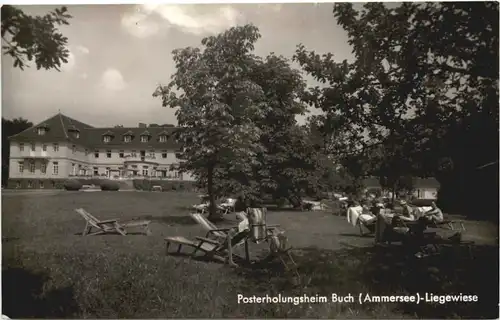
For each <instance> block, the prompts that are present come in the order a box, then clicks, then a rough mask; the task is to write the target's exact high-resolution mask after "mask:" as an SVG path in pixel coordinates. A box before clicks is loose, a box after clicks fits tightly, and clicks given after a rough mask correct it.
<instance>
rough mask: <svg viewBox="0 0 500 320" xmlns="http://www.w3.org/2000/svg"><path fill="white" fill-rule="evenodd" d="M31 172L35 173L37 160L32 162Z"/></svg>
mask: <svg viewBox="0 0 500 320" xmlns="http://www.w3.org/2000/svg"><path fill="white" fill-rule="evenodd" d="M30 173H35V162H34V161H31V162H30Z"/></svg>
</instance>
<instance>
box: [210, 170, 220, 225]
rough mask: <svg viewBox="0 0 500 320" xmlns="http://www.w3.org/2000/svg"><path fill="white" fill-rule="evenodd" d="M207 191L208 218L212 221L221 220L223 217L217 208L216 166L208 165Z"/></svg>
mask: <svg viewBox="0 0 500 320" xmlns="http://www.w3.org/2000/svg"><path fill="white" fill-rule="evenodd" d="M207 191H208V201H209V206H208V220H210V221H220V220H222V217H221V216H220V215H219V213H218V210H217V205H216V204H215V195H214V167H213V166H209V167H208V174H207Z"/></svg>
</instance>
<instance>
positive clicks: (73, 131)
mask: <svg viewBox="0 0 500 320" xmlns="http://www.w3.org/2000/svg"><path fill="white" fill-rule="evenodd" d="M68 132H69V134H70V135H72V136H73V137H74V138H75V139H78V138H80V130H79V129H78V128H77V127H75V126H74V125H71V126H70V127H69V128H68Z"/></svg>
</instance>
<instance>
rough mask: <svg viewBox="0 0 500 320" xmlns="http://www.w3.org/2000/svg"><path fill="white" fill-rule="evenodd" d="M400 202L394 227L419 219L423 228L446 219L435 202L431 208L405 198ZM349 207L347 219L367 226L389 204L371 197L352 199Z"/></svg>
mask: <svg viewBox="0 0 500 320" xmlns="http://www.w3.org/2000/svg"><path fill="white" fill-rule="evenodd" d="M399 204H400V205H401V207H402V211H401V212H397V213H394V212H392V213H393V216H392V222H391V224H392V226H393V227H397V226H399V225H401V224H404V223H405V222H409V221H418V224H419V225H421V226H422V228H425V227H427V226H428V225H432V224H436V223H438V222H441V221H443V219H444V217H443V212H442V211H441V209H440V208H439V207H438V206H437V205H436V203H435V202H432V203H431V207H430V208H425V207H424V208H418V207H412V206H410V205H409V204H408V202H406V201H405V200H400V201H399ZM347 207H348V208H347V221H348V222H349V223H351V224H352V225H353V226H356V225H357V224H358V223H363V225H365V226H366V225H370V224H371V223H374V222H375V221H376V220H377V217H378V216H379V214H380V213H381V210H386V209H387V205H386V204H385V203H384V202H383V201H382V200H380V199H369V198H364V199H361V200H359V201H358V200H350V201H349V202H348V205H347ZM358 220H359V221H358Z"/></svg>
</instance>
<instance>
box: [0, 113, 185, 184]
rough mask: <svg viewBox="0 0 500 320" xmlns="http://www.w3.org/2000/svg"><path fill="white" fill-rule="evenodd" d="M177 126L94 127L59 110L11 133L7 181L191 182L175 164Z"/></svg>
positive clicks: (176, 163) (176, 160) (176, 161)
mask: <svg viewBox="0 0 500 320" xmlns="http://www.w3.org/2000/svg"><path fill="white" fill-rule="evenodd" d="M174 130H175V127H171V126H146V125H144V124H140V125H139V126H138V127H134V128H123V127H111V128H109V127H108V128H95V127H93V126H91V125H88V124H85V123H83V122H80V121H77V120H75V119H72V118H70V117H67V116H65V115H63V114H61V113H58V114H56V115H55V116H53V117H51V118H49V119H47V120H45V121H43V122H41V123H39V124H37V125H35V126H33V127H32V128H29V129H27V130H25V131H23V132H21V133H19V134H16V135H14V136H11V137H9V140H10V159H9V179H18V180H19V179H30V180H41V181H43V180H44V179H63V178H64V179H68V178H71V177H75V178H90V177H108V178H119V177H121V178H155V179H172V180H192V177H191V176H190V175H188V174H180V173H178V172H177V171H176V170H175V168H176V166H177V165H178V164H179V160H178V159H177V157H176V154H177V151H178V146H177V145H176V143H175V141H174V138H173V136H172V134H173V132H174Z"/></svg>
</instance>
